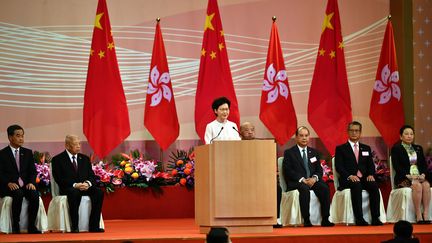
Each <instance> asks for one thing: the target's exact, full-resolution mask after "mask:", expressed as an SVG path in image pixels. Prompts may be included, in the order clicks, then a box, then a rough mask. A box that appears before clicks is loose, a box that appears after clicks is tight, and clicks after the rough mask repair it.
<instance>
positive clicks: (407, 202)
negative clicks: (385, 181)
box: [387, 157, 432, 223]
mask: <svg viewBox="0 0 432 243" xmlns="http://www.w3.org/2000/svg"><path fill="white" fill-rule="evenodd" d="M389 161H390V181H391V186H392V190H391V192H390V197H389V201H388V205H387V221H388V222H391V223H395V222H397V221H399V220H406V221H408V222H411V223H415V222H416V216H415V208H414V203H413V200H412V189H411V188H409V187H406V188H396V187H395V185H394V175H395V171H394V169H393V164H392V161H391V157H390V159H389ZM431 193H432V188H431ZM429 215H432V201H431V203H430V207H429Z"/></svg>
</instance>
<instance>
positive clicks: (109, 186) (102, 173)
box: [93, 150, 170, 192]
mask: <svg viewBox="0 0 432 243" xmlns="http://www.w3.org/2000/svg"><path fill="white" fill-rule="evenodd" d="M93 171H94V172H95V175H96V176H97V178H98V179H97V182H98V184H99V186H101V187H104V188H105V189H106V191H107V192H113V191H114V188H115V187H123V186H128V187H139V188H146V187H149V186H152V187H158V186H160V185H165V184H167V183H166V180H168V179H169V178H170V175H169V174H168V173H166V172H163V168H162V163H161V162H159V161H156V160H152V159H144V156H143V154H142V153H140V152H139V151H138V150H135V151H132V152H131V153H130V154H129V155H128V154H125V153H120V154H118V155H115V156H113V158H112V163H111V164H106V163H104V162H102V161H101V162H98V163H97V164H95V165H93Z"/></svg>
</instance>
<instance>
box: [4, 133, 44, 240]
mask: <svg viewBox="0 0 432 243" xmlns="http://www.w3.org/2000/svg"><path fill="white" fill-rule="evenodd" d="M7 134H8V139H9V146H6V147H5V148H3V149H2V150H1V151H0V196H1V197H4V196H10V197H12V232H13V233H14V234H19V233H20V226H19V221H20V213H21V205H22V201H23V198H24V197H25V198H26V199H27V200H28V202H29V206H28V233H31V234H40V233H41V232H40V231H39V230H38V229H37V228H36V226H35V222H36V217H37V212H38V209H39V192H38V191H37V190H36V186H35V185H36V167H35V163H34V159H33V153H32V151H31V150H30V149H27V148H24V147H21V146H22V145H23V143H24V129H23V128H22V127H21V126H19V125H12V126H9V127H8V128H7Z"/></svg>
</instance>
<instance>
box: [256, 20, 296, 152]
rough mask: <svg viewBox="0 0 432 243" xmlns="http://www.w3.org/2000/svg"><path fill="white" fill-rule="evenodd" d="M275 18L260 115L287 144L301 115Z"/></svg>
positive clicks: (283, 142) (273, 132)
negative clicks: (298, 112)
mask: <svg viewBox="0 0 432 243" xmlns="http://www.w3.org/2000/svg"><path fill="white" fill-rule="evenodd" d="M275 20H276V19H275V18H273V25H272V29H271V33H270V42H269V48H268V53H267V63H266V67H265V72H264V81H263V82H264V83H263V87H262V94H261V108H260V119H261V121H262V122H263V123H264V125H265V126H266V127H267V129H269V131H270V132H271V133H272V134H273V136H274V137H275V139H276V141H277V143H279V144H280V145H284V144H285V143H286V142H287V141H288V140H289V139H290V138H291V136H292V135H293V133H294V132H295V130H296V128H297V116H296V114H295V110H294V106H293V103H292V99H291V92H290V89H289V85H288V76H287V72H286V70H285V64H284V59H283V54H282V49H281V46H280V40H279V32H278V27H277V25H276V22H275Z"/></svg>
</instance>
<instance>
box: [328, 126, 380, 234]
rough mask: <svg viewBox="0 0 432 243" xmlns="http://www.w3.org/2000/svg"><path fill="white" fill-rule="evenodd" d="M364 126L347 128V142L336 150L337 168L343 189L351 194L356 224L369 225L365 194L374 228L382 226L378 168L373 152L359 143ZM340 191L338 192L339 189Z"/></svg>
mask: <svg viewBox="0 0 432 243" xmlns="http://www.w3.org/2000/svg"><path fill="white" fill-rule="evenodd" d="M361 131H362V125H361V123H360V122H357V121H353V122H351V123H350V124H348V137H349V139H348V142H346V143H344V144H341V145H339V146H337V147H336V155H335V166H336V171H337V172H338V173H339V175H340V180H339V183H340V187H341V188H340V189H342V190H343V189H346V188H349V189H350V190H351V202H352V207H353V213H354V217H355V224H356V225H359V226H366V225H369V224H368V223H367V222H366V221H365V220H364V218H363V210H362V190H363V189H365V190H366V191H367V192H368V193H369V201H370V210H371V216H372V225H382V224H383V223H382V222H381V221H380V219H379V217H380V194H379V188H378V184H377V183H376V182H375V177H374V176H375V164H374V162H373V160H372V150H371V148H370V147H369V146H368V145H366V144H363V143H360V142H359V140H360V136H361ZM336 189H337V190H339V188H336Z"/></svg>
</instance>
